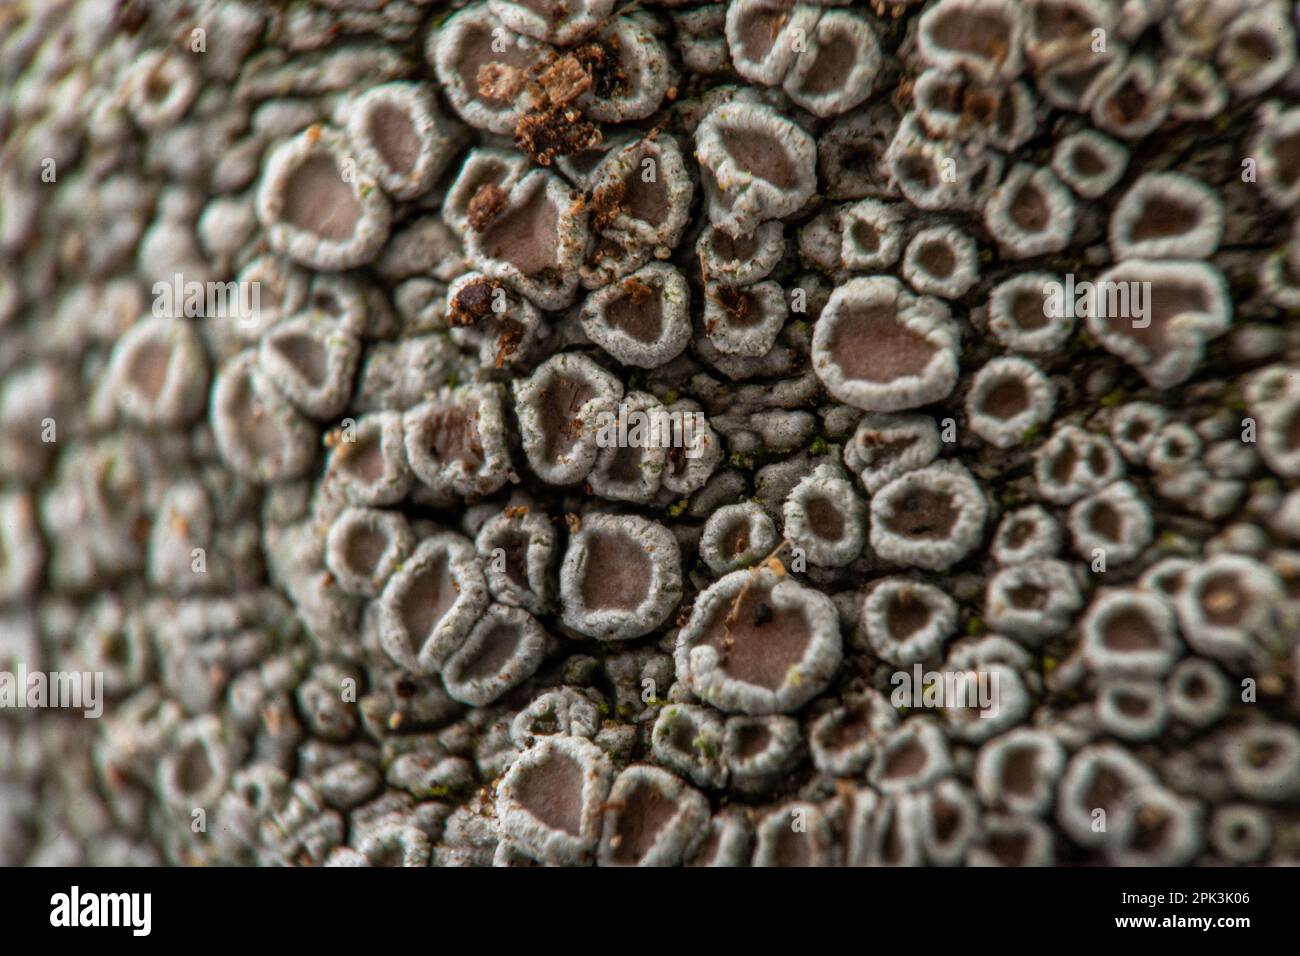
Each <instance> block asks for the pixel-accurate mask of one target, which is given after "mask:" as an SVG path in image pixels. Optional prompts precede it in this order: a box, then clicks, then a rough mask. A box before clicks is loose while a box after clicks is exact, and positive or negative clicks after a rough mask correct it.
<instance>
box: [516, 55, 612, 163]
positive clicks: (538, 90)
mask: <svg viewBox="0 0 1300 956" xmlns="http://www.w3.org/2000/svg"><path fill="white" fill-rule="evenodd" d="M626 85H627V74H626V73H624V72H623V69H622V67H621V66H620V65H619V58H618V56H617V55H616V47H615V46H614V45H613V44H611V45H609V46H606V45H603V44H601V43H595V42H592V43H586V44H583V45H582V46H580V47H578V48H576V49H574V50H573V51H571V52H569V53H566V54H564V55H563V56H557V57H555V58H553V59H552V60H550V61H549V62H547V63H545V64H541V65H538V66H535V67H533V68H532V70H530V71H529V77H528V81H527V88H528V95H529V98H530V99H531V100H532V101H533V103H534V106H533V107H532V108H531V109H529V110H528V111H527V112H525V113H523V115H521V116H520V117H519V122H518V124H517V125H516V126H515V145H516V146H517V147H518V148H519V149H521V150H523V151H524V152H526V153H528V155H529V156H531V157H532V158H533V161H534V162H536V163H537V164H538V165H540V166H549V165H550V164H551V161H552V160H553V159H554V158H555V157H556V156H569V155H572V154H573V153H580V152H582V151H583V150H584V149H591V148H592V147H594V146H599V145H600V143H601V140H602V139H603V136H602V134H601V131H600V127H599V126H598V125H596V124H595V123H593V122H591V121H590V120H588V119H587V117H586V115H585V114H584V113H583V111H582V110H581V108H579V107H578V106H577V105H576V103H577V101H578V99H580V98H581V97H582V96H583V94H585V93H587V92H588V91H591V92H592V93H593V94H594V95H596V96H598V97H602V98H603V97H606V96H610V95H612V94H614V93H616V92H618V91H619V90H620V89H625V88H626Z"/></svg>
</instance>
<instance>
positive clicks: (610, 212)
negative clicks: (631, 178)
mask: <svg viewBox="0 0 1300 956" xmlns="http://www.w3.org/2000/svg"><path fill="white" fill-rule="evenodd" d="M626 195H627V184H626V183H624V182H623V180H621V179H616V180H614V181H613V182H612V183H609V184H607V185H604V186H598V187H596V189H595V191H594V192H592V194H591V228H592V229H593V230H595V231H596V232H604V231H605V230H606V229H608V228H609V226H610V225H612V224H613V222H614V220H615V219H617V218H618V217H619V215H620V214H621V213H622V212H623V198H624V197H625V196H626Z"/></svg>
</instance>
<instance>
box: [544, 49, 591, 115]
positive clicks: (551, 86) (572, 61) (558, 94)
mask: <svg viewBox="0 0 1300 956" xmlns="http://www.w3.org/2000/svg"><path fill="white" fill-rule="evenodd" d="M537 85H538V86H539V87H541V90H542V93H543V94H544V95H545V97H546V101H547V102H548V103H550V104H551V105H552V106H568V105H569V104H570V103H572V102H573V101H574V100H576V99H577V98H578V97H579V96H581V95H582V94H583V93H585V92H587V90H589V89H591V74H590V73H589V72H587V70H585V69H584V68H583V64H582V62H581V61H580V60H579V59H578V58H577V57H576V56H575V55H574V54H572V53H569V54H566V55H564V56H562V57H559V58H558V59H556V60H555V61H553V62H552V63H551V64H550V65H549V66H547V67H546V68H545V69H544V70H543V71H542V73H541V75H540V76H539V77H537Z"/></svg>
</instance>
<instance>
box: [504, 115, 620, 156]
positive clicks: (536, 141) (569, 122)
mask: <svg viewBox="0 0 1300 956" xmlns="http://www.w3.org/2000/svg"><path fill="white" fill-rule="evenodd" d="M601 139H602V136H601V132H600V128H599V127H598V126H596V125H595V124H594V123H590V122H588V121H587V120H586V119H584V118H583V116H582V113H581V112H580V111H578V110H575V109H572V108H570V107H564V108H561V109H547V110H544V111H542V112H537V113H526V114H524V115H523V116H521V117H519V123H518V125H516V126H515V145H516V146H517V147H519V149H521V150H523V151H524V152H525V153H527V154H528V155H529V156H531V157H532V159H533V162H535V163H537V164H538V165H539V166H549V165H551V160H553V159H554V158H555V157H556V156H569V155H572V154H573V153H580V152H582V151H583V150H584V149H591V148H592V147H593V146H599V145H600V141H601Z"/></svg>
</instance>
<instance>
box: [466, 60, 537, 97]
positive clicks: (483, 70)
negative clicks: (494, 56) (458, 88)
mask: <svg viewBox="0 0 1300 956" xmlns="http://www.w3.org/2000/svg"><path fill="white" fill-rule="evenodd" d="M477 79H478V93H479V96H481V97H483V98H484V99H486V100H496V101H497V102H498V103H510V102H512V101H513V100H514V98H515V97H516V96H518V95H519V94H520V92H521V91H522V90H523V88H524V85H525V84H526V83H527V82H528V78H527V77H526V76H525V75H524V71H523V70H521V69H519V68H518V67H515V66H510V65H508V64H506V63H496V62H493V63H484V64H483V65H482V66H480V67H479V68H478V77H477Z"/></svg>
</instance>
